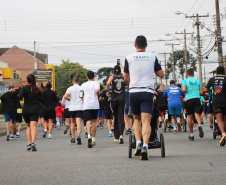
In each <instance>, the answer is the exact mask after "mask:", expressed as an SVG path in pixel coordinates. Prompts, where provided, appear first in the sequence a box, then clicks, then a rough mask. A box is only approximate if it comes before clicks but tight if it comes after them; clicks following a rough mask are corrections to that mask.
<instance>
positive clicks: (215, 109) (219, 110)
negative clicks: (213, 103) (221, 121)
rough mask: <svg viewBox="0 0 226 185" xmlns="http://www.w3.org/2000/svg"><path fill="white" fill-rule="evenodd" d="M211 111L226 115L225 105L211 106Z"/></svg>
mask: <svg viewBox="0 0 226 185" xmlns="http://www.w3.org/2000/svg"><path fill="white" fill-rule="evenodd" d="M213 112H214V114H215V115H216V114H219V113H221V114H223V115H226V107H213Z"/></svg>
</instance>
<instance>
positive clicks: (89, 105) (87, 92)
mask: <svg viewBox="0 0 226 185" xmlns="http://www.w3.org/2000/svg"><path fill="white" fill-rule="evenodd" d="M81 87H82V90H83V91H84V101H83V109H84V110H96V109H99V108H100V106H99V100H98V96H97V93H96V89H100V83H99V82H95V81H88V82H86V83H84V84H82V86H81Z"/></svg>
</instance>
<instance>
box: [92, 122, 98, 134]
mask: <svg viewBox="0 0 226 185" xmlns="http://www.w3.org/2000/svg"><path fill="white" fill-rule="evenodd" d="M96 132H97V120H96V119H93V120H92V133H93V137H95V136H96Z"/></svg>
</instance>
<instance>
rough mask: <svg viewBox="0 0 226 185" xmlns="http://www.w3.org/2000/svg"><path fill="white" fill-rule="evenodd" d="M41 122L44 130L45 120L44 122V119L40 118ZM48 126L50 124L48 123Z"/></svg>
mask: <svg viewBox="0 0 226 185" xmlns="http://www.w3.org/2000/svg"><path fill="white" fill-rule="evenodd" d="M40 120H41V124H42V128H44V127H45V120H44V118H40ZM47 124H48V122H47ZM46 129H47V128H46Z"/></svg>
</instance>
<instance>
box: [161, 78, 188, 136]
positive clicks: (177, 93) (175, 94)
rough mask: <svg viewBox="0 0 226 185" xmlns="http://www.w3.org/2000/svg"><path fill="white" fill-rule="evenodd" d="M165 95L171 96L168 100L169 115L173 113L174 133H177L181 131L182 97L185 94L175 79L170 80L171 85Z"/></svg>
mask: <svg viewBox="0 0 226 185" xmlns="http://www.w3.org/2000/svg"><path fill="white" fill-rule="evenodd" d="M163 96H164V97H167V96H168V97H169V100H168V110H169V115H171V122H172V124H173V133H177V129H178V131H181V125H180V116H181V99H180V97H181V96H182V97H185V94H184V93H183V92H182V90H181V88H180V87H177V86H176V85H175V81H174V80H171V81H170V87H168V88H167V89H166V90H165V92H164V94H163ZM176 120H177V127H176Z"/></svg>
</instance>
